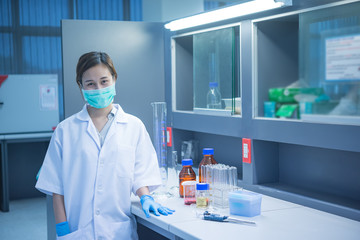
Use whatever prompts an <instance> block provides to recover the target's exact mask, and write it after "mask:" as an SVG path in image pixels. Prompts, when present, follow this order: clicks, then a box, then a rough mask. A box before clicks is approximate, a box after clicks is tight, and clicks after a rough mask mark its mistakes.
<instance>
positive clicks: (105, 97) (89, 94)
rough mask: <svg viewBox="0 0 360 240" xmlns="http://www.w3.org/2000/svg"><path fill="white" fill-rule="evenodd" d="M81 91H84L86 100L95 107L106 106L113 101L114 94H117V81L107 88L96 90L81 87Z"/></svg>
mask: <svg viewBox="0 0 360 240" xmlns="http://www.w3.org/2000/svg"><path fill="white" fill-rule="evenodd" d="M81 91H82V92H83V95H84V98H85V101H87V102H88V103H89V104H90V106H92V107H94V108H106V107H107V106H109V105H110V104H111V103H112V102H113V100H114V96H115V95H116V91H115V83H114V84H113V85H111V86H109V87H106V88H101V89H94V90H84V89H81Z"/></svg>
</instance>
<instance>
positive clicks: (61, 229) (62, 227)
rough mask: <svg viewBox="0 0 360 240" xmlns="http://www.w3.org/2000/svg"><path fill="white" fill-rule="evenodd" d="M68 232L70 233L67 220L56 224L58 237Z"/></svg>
mask: <svg viewBox="0 0 360 240" xmlns="http://www.w3.org/2000/svg"><path fill="white" fill-rule="evenodd" d="M69 233H70V228H69V223H68V222H67V221H66V222H62V223H58V224H56V234H57V235H58V236H59V237H61V236H64V235H66V234H69Z"/></svg>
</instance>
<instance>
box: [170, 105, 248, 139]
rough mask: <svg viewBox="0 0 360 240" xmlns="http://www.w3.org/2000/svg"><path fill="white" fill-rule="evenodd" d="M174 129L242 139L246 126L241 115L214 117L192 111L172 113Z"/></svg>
mask: <svg viewBox="0 0 360 240" xmlns="http://www.w3.org/2000/svg"><path fill="white" fill-rule="evenodd" d="M172 118H173V127H174V128H177V129H183V130H188V131H196V132H203V133H211V134H218V135H225V136H231V137H241V136H242V135H243V133H242V131H244V126H243V124H242V121H243V119H242V118H241V117H240V116H239V115H234V116H212V115H204V114H197V113H194V112H190V111H182V112H172Z"/></svg>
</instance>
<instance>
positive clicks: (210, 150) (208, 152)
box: [203, 148, 214, 155]
mask: <svg viewBox="0 0 360 240" xmlns="http://www.w3.org/2000/svg"><path fill="white" fill-rule="evenodd" d="M203 155H214V149H213V148H204V149H203Z"/></svg>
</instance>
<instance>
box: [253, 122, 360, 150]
mask: <svg viewBox="0 0 360 240" xmlns="http://www.w3.org/2000/svg"><path fill="white" fill-rule="evenodd" d="M250 128H251V131H252V134H251V136H252V138H253V139H257V140H265V141H274V142H283V143H291V144H298V145H304V146H311V147H319V148H330V149H338V150H344V151H352V152H360V141H354V139H355V136H360V127H359V126H353V125H340V124H325V123H309V122H302V121H300V120H292V121H290V120H286V121H284V120H282V119H270V118H268V119H266V118H262V119H260V118H257V119H254V120H253V121H252V122H251V127H250Z"/></svg>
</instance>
